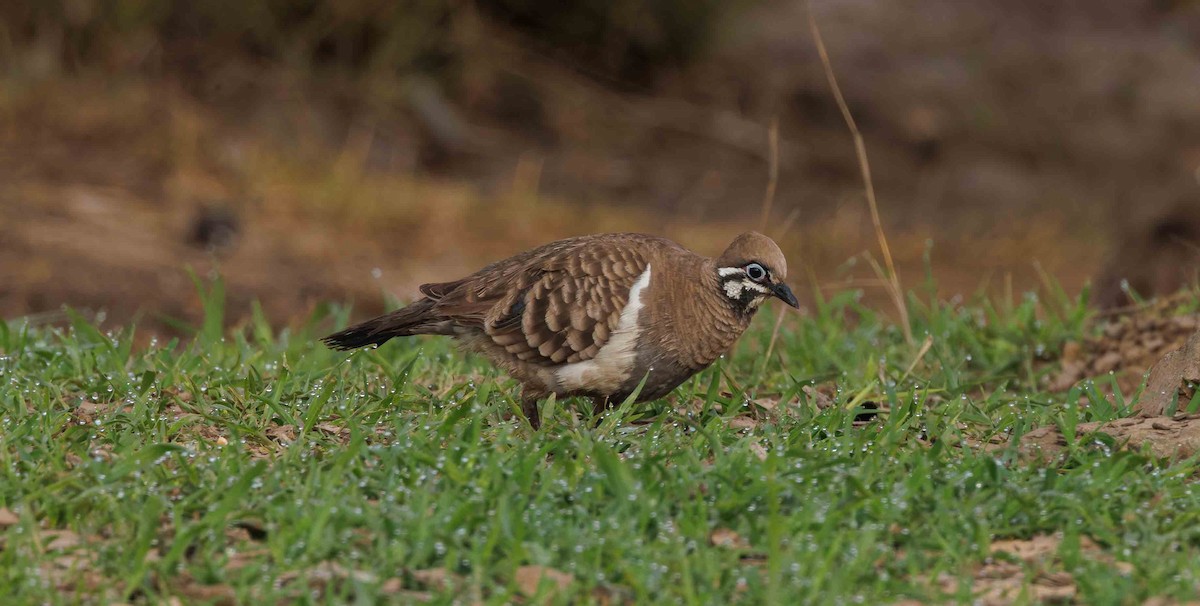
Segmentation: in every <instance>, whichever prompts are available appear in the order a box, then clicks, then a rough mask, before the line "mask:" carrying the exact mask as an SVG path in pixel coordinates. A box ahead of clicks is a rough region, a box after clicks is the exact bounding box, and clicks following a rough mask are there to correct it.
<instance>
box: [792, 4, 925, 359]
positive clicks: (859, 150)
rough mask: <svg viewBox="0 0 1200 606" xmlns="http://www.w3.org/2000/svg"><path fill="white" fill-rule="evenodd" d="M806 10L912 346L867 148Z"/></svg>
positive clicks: (813, 19) (822, 41)
mask: <svg viewBox="0 0 1200 606" xmlns="http://www.w3.org/2000/svg"><path fill="white" fill-rule="evenodd" d="M807 8H808V26H809V29H811V30H812V34H813V41H814V42H815V43H816V45H817V53H818V54H819V55H820V56H821V65H822V67H824V69H825V77H826V79H828V80H829V86H830V88H832V89H833V96H834V99H836V100H837V105H838V109H840V110H841V112H842V119H843V120H845V122H846V126H847V127H848V128H849V129H850V134H851V136H853V138H854V151H855V153H856V154H857V155H858V167H859V169H860V170H861V171H862V177H863V185H864V187H865V188H866V194H867V205H868V206H869V207H870V209H871V222H872V223H873V224H874V225H875V238H876V239H877V240H878V241H879V248H880V249H881V251H882V252H883V262H884V264H885V265H886V266H887V273H886V274H884V275H885V276H886V279H887V283H888V294H889V295H890V296H891V297H892V301H893V303H895V305H896V311H897V312H898V313H899V314H900V327H901V328H902V329H904V338H905V339H906V340H907V341H908V343H909V344H911V343H912V342H913V336H912V327H911V326H909V321H908V305H907V304H906V303H905V302H904V291H903V289H901V288H900V277H899V276H898V275H897V274H896V264H895V263H894V262H893V261H892V251H891V248H890V247H889V246H888V241H887V236H885V235H884V233H883V223H882V222H881V221H880V219H879V204H878V203H877V202H876V200H875V185H874V181H873V180H872V179H871V165H870V163H869V162H868V161H867V146H866V144H865V143H864V142H863V137H862V133H860V132H859V130H858V124H856V123H855V122H854V116H853V115H851V113H850V106H848V105H846V99H845V97H843V96H842V89H841V87H840V86H838V82H837V76H835V75H834V73H833V66H832V65H831V64H830V62H829V53H828V51H826V50H825V41H824V40H823V39H822V38H821V30H820V28H818V27H817V20H816V19H815V18H814V17H813V14H812V6H811V5H807Z"/></svg>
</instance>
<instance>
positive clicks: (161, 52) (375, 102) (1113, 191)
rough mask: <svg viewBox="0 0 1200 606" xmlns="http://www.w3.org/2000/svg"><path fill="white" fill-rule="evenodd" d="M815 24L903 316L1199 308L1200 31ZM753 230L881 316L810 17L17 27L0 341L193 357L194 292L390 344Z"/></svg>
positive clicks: (846, 9) (802, 288) (902, 12)
mask: <svg viewBox="0 0 1200 606" xmlns="http://www.w3.org/2000/svg"><path fill="white" fill-rule="evenodd" d="M811 9H812V14H813V15H814V17H815V19H816V21H817V23H818V24H819V25H820V27H821V31H822V34H823V37H824V40H825V43H826V45H827V48H828V51H829V55H830V58H831V62H832V66H833V70H834V72H835V73H836V75H837V78H838V80H839V82H840V84H841V87H842V89H843V91H844V93H845V96H846V100H847V102H848V104H849V106H850V108H851V110H852V111H853V113H854V115H855V117H856V119H857V121H858V124H859V126H860V128H861V130H862V133H863V136H864V138H865V142H866V146H867V150H868V153H869V155H870V159H871V167H872V170H873V174H874V182H875V186H876V189H877V192H878V197H879V207H880V212H881V215H882V219H883V223H884V227H885V230H886V232H887V233H888V235H889V237H890V240H891V245H892V251H893V253H894V255H895V257H896V264H897V267H898V268H899V273H900V276H901V278H902V280H903V282H904V286H905V287H906V288H924V287H925V286H926V285H927V276H928V275H932V276H933V278H934V280H935V281H936V288H937V289H938V292H939V294H940V295H941V296H944V297H952V296H954V295H956V294H962V295H964V296H970V295H972V294H976V293H980V292H983V293H987V294H989V295H990V296H993V297H1012V296H1019V293H1021V292H1022V291H1025V290H1029V289H1035V288H1040V287H1042V286H1043V284H1044V281H1045V280H1046V279H1051V280H1053V281H1055V282H1057V283H1059V284H1061V285H1062V287H1063V288H1064V289H1066V291H1067V292H1069V293H1078V292H1080V291H1081V289H1082V288H1084V286H1085V284H1088V283H1091V284H1093V285H1094V287H1093V295H1094V298H1095V300H1096V302H1097V304H1098V305H1101V306H1111V305H1119V304H1121V303H1122V302H1123V301H1124V300H1125V298H1126V295H1125V293H1124V292H1123V290H1122V284H1128V286H1129V287H1130V288H1132V289H1133V290H1135V291H1136V292H1138V293H1140V294H1143V295H1149V294H1154V293H1156V292H1165V291H1168V290H1172V289H1174V288H1177V287H1178V286H1179V285H1181V284H1182V283H1184V282H1185V281H1187V280H1190V279H1192V278H1194V277H1195V271H1196V268H1197V267H1200V265H1198V264H1197V261H1200V254H1197V251H1200V248H1198V242H1200V198H1198V197H1197V193H1198V191H1197V190H1198V184H1197V183H1198V182H1197V178H1198V175H1200V173H1198V169H1200V2H1195V1H1188V0H1112V1H1106V2H1096V1H1095V0H1063V1H1059V2H1037V1H1032V0H977V1H974V2H962V1H961V0H921V1H915V0H907V1H906V0H813V2H812V3H811ZM772 124H777V133H778V156H777V158H778V163H779V171H778V178H777V182H776V183H775V185H776V190H775V195H774V202H773V204H772V205H771V207H770V209H769V213H768V216H767V218H766V221H765V222H764V220H763V210H764V209H763V201H764V198H765V191H766V190H767V187H768V182H769V178H768V173H769V164H770V160H771V156H772V154H771V151H770V149H771V148H770V146H769V144H768V141H769V139H770V136H769V135H770V132H771V130H772V127H771V125H772ZM764 224H765V227H764ZM748 228H762V229H764V231H766V232H767V233H768V234H769V235H771V236H773V237H775V238H776V239H777V240H778V241H779V242H780V244H781V245H782V246H783V247H784V249H785V251H786V252H787V254H788V255H789V258H790V262H791V263H790V264H791V266H792V267H793V268H794V269H793V274H792V275H791V276H790V281H791V282H792V283H793V284H794V285H795V287H796V288H797V290H798V292H801V293H808V295H807V296H808V297H809V298H810V300H811V297H812V296H813V294H812V293H814V292H817V291H822V292H824V293H826V294H827V295H828V294H829V293H831V292H833V291H837V290H842V289H846V288H862V289H863V291H864V296H865V297H867V298H868V299H871V300H877V301H884V300H886V295H885V292H884V291H883V289H882V288H879V284H878V279H877V278H878V276H877V275H876V274H875V272H873V271H872V270H871V268H870V263H869V262H867V260H866V258H865V257H864V253H868V254H870V255H873V256H874V257H875V258H879V252H878V251H879V249H878V245H877V244H876V242H875V239H874V233H873V228H872V225H871V219H870V214H869V211H868V208H867V205H866V202H865V198H864V194H863V187H862V180H861V177H860V173H859V168H858V164H857V161H856V158H855V153H854V146H853V141H852V139H851V137H850V134H849V132H848V130H847V128H846V126H845V124H844V122H843V120H842V117H841V114H840V112H839V110H838V107H837V105H836V103H835V100H834V97H833V95H832V94H831V90H830V87H829V84H828V82H827V80H826V75H825V72H824V70H823V68H822V64H821V62H820V59H819V56H818V54H817V50H816V46H815V45H814V40H813V37H812V35H811V33H810V30H809V26H808V13H807V12H806V5H805V4H804V3H802V2H795V1H780V0H761V1H752V0H733V1H722V0H657V1H636V0H580V1H577V2H568V3H563V2H557V1H551V0H474V1H470V0H444V1H437V0H399V1H396V0H261V1H253V2H238V1H232V0H8V1H7V2H2V3H0V316H2V317H4V318H15V317H21V316H33V317H34V318H53V317H54V315H55V313H57V312H58V310H60V309H61V306H62V305H63V304H69V305H71V306H75V307H79V308H84V309H87V310H92V311H95V312H98V311H101V310H103V311H104V312H105V313H106V315H107V317H108V318H109V320H110V321H114V322H123V321H127V320H129V319H131V318H134V317H138V318H139V321H140V322H141V323H142V324H143V325H150V326H152V327H166V328H168V329H169V323H166V321H165V319H166V318H178V319H183V320H189V319H194V318H195V317H196V316H197V315H198V314H199V313H200V304H199V300H198V297H197V296H196V292H195V288H194V286H193V284H192V282H191V280H190V279H189V275H188V271H187V270H188V268H193V269H194V270H195V271H196V272H197V273H198V274H200V275H201V276H206V275H211V273H212V272H213V271H214V270H219V272H220V274H221V275H222V276H223V277H224V280H225V282H226V285H227V289H228V292H229V298H230V308H231V312H233V317H234V318H236V317H237V315H238V314H244V313H245V312H246V311H247V310H249V306H250V301H252V300H259V301H261V302H262V303H263V306H264V308H265V310H266V312H267V314H268V316H269V317H271V318H272V319H273V320H278V321H280V322H283V321H287V320H288V319H290V318H295V317H297V316H299V315H301V314H306V313H308V312H310V311H311V309H312V308H313V306H314V305H317V304H319V303H320V302H323V301H353V302H354V303H355V305H356V309H357V312H356V315H365V314H366V313H371V312H375V311H379V310H381V309H382V308H383V306H384V296H383V294H384V293H389V294H391V295H394V296H396V297H400V298H406V297H408V296H411V295H412V294H414V293H415V292H416V286H417V285H418V284H420V283H422V282H425V281H436V280H447V279H452V278H455V277H458V276H460V275H461V274H464V273H466V272H470V271H473V270H474V269H477V268H478V267H480V266H482V265H483V264H485V263H487V262H489V261H491V260H494V259H496V258H499V257H501V256H506V255H509V254H512V253H515V252H518V251H520V250H522V249H525V248H527V247H531V246H534V245H537V244H541V243H544V242H547V241H550V240H554V239H557V238H561V237H565V236H570V235H578V234H584V233H592V232H599V231H615V230H637V231H647V232H653V233H657V234H663V235H667V236H669V237H672V238H674V239H676V240H678V241H679V242H681V243H683V244H684V245H686V246H688V247H690V248H693V249H694V250H697V251H700V252H704V253H707V254H716V253H718V252H719V251H720V250H721V249H722V248H723V247H724V245H725V244H726V243H727V242H728V241H729V240H730V238H732V236H734V235H735V234H736V233H738V232H739V231H742V230H745V229H748ZM927 269H929V270H931V272H930V273H928V274H927ZM1047 277H1049V278H1047ZM1013 293H1017V294H1016V295H1014V294H1013Z"/></svg>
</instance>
